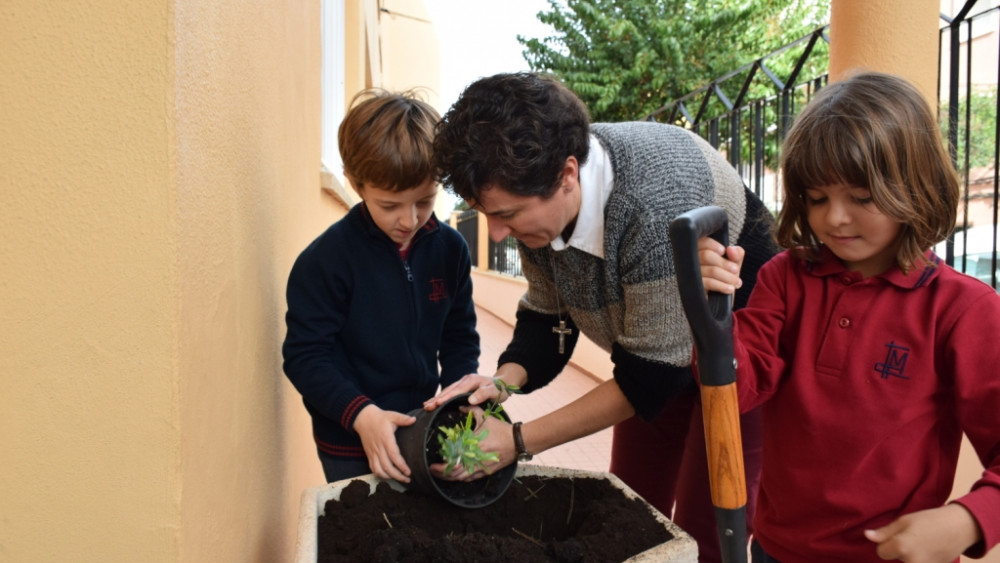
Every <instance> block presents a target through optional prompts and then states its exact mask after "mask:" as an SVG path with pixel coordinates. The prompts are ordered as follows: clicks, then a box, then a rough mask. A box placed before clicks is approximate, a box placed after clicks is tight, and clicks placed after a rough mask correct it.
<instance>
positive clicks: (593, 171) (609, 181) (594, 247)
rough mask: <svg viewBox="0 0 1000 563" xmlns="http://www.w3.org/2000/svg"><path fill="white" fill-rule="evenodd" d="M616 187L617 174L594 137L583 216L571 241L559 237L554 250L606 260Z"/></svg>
mask: <svg viewBox="0 0 1000 563" xmlns="http://www.w3.org/2000/svg"><path fill="white" fill-rule="evenodd" d="M612 187H614V172H613V170H612V167H611V159H610V157H609V156H608V152H607V151H606V150H604V147H603V146H601V143H600V141H598V140H597V137H595V136H594V135H591V136H590V154H589V156H588V157H587V162H585V163H584V164H583V166H581V167H580V212H579V213H578V214H577V216H576V225H575V226H574V227H573V234H572V235H571V236H570V238H569V240H568V241H564V240H563V239H562V237H556V238H555V239H554V240H553V241H552V242H551V243H549V244H550V245H551V246H552V250H555V251H561V250H566V249H567V248H569V247H571V246H572V247H573V248H576V249H579V250H582V251H584V252H586V253H587V254H591V255H593V256H596V257H598V258H604V206H605V205H606V204H607V203H608V198H609V197H610V196H611V188H612Z"/></svg>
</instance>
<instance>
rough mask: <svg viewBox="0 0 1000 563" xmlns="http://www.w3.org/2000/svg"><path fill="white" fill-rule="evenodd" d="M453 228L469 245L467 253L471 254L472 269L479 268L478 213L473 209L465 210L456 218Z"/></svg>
mask: <svg viewBox="0 0 1000 563" xmlns="http://www.w3.org/2000/svg"><path fill="white" fill-rule="evenodd" d="M455 228H456V229H457V230H458V232H459V234H461V235H462V238H464V239H465V242H466V243H467V244H468V245H469V252H470V253H471V254H472V267H474V268H478V267H479V212H478V211H476V210H475V209H466V210H465V211H463V212H461V213H460V214H459V215H458V217H457V218H456V225H455Z"/></svg>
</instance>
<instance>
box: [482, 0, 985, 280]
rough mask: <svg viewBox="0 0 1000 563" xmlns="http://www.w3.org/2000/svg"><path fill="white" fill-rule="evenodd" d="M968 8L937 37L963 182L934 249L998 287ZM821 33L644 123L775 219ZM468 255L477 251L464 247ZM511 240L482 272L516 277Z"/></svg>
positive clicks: (978, 41)
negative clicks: (666, 132) (696, 138)
mask: <svg viewBox="0 0 1000 563" xmlns="http://www.w3.org/2000/svg"><path fill="white" fill-rule="evenodd" d="M975 4H976V0H968V1H967V2H966V4H965V5H964V6H963V8H962V9H961V10H960V11H959V13H958V14H957V15H956V16H955V17H954V18H951V19H946V18H944V16H942V18H943V22H944V26H943V27H942V29H941V48H940V53H942V56H941V60H940V71H939V82H940V86H941V88H940V104H941V107H940V115H941V124H942V134H943V135H945V136H946V139H947V141H948V143H949V147H950V149H951V151H952V156H953V158H954V159H955V163H956V169H957V170H958V172H959V174H960V176H961V179H962V184H963V189H964V191H963V201H962V208H961V209H960V213H959V223H958V225H957V226H956V230H955V234H954V235H953V237H952V238H951V239H949V240H948V241H947V242H946V243H942V245H941V246H940V247H939V248H937V249H936V250H937V252H938V254H939V255H941V256H943V257H945V260H946V261H947V263H948V264H950V265H953V266H955V267H956V268H957V269H959V270H960V271H962V272H966V273H968V274H971V275H974V276H976V277H978V278H979V279H981V280H983V281H985V282H986V283H988V284H991V285H992V286H993V287H994V288H1000V285H998V278H1000V267H998V264H997V261H998V260H997V259H998V254H997V246H998V244H997V243H998V233H997V214H998V213H997V210H998V199H1000V194H998V185H1000V182H998V174H997V169H998V146H1000V129H998V128H997V115H998V114H1000V100H998V99H997V83H998V82H1000V65H998V63H997V61H998V60H1000V41H998V37H1000V8H991V9H987V10H984V11H981V12H979V13H973V8H974V6H975ZM827 31H828V26H823V27H821V28H819V29H816V30H815V31H813V32H812V33H810V34H809V35H807V36H805V37H802V38H800V39H798V40H796V41H793V42H792V43H789V44H788V45H786V46H784V47H781V48H780V49H777V50H775V51H773V52H771V53H768V54H767V55H765V56H763V57H761V58H759V59H757V60H755V61H753V62H752V63H750V64H748V65H745V66H743V67H741V68H739V69H736V70H734V71H732V72H730V73H729V74H727V75H725V76H723V77H720V78H718V79H716V80H713V81H712V82H710V83H709V84H707V85H705V86H704V87H702V88H699V89H698V90H695V91H694V92H691V93H689V94H687V95H686V96H684V97H682V98H678V99H676V100H673V101H671V102H669V103H667V104H664V105H663V106H662V107H660V108H658V109H657V110H655V111H654V112H652V113H650V114H649V115H647V116H644V117H643V118H642V119H644V120H651V121H658V122H663V123H673V124H675V125H678V126H681V127H686V128H688V129H691V130H693V131H695V132H696V133H698V134H699V135H701V136H702V137H704V138H705V139H706V140H708V141H709V142H710V143H711V144H712V146H714V147H716V148H717V149H719V151H720V152H722V153H723V154H725V155H726V156H727V158H728V159H729V162H730V163H731V164H732V165H733V166H734V167H735V168H736V169H737V171H739V173H740V175H741V176H742V177H743V179H744V181H745V182H746V184H747V185H748V186H749V187H750V189H752V190H753V191H754V193H756V194H757V195H758V196H759V197H760V198H761V199H762V200H763V201H764V203H765V204H766V205H767V206H768V207H769V208H770V209H771V210H772V211H774V212H776V211H777V210H778V209H780V207H781V203H782V202H781V190H780V189H778V186H779V183H778V182H779V175H778V166H777V162H778V161H779V159H780V150H781V142H782V140H783V139H784V136H785V132H786V131H787V130H788V128H789V127H790V126H791V123H792V121H793V119H794V116H795V115H796V114H797V113H798V110H799V109H800V108H801V107H802V106H803V105H804V104H805V103H806V102H808V101H809V100H810V99H811V98H812V95H813V94H814V93H815V92H816V91H817V90H818V89H819V88H822V87H823V86H824V85H825V84H826V83H827V81H828V77H827V68H828V61H829V58H828V56H829V37H828V35H827ZM470 246H472V248H475V246H474V245H473V244H472V243H470ZM515 249H516V244H515V241H514V240H513V239H511V238H509V237H508V239H507V240H505V241H502V242H501V243H493V242H492V241H491V243H490V264H489V267H490V269H493V270H495V271H498V272H502V273H507V274H511V275H521V270H520V261H519V259H518V256H517V252H516V250H515Z"/></svg>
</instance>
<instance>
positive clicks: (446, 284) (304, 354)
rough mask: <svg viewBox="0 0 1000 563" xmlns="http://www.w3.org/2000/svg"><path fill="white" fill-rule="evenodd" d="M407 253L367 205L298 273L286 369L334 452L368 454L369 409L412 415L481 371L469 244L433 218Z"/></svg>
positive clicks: (291, 295) (318, 244) (326, 236)
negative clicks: (357, 424)
mask: <svg viewBox="0 0 1000 563" xmlns="http://www.w3.org/2000/svg"><path fill="white" fill-rule="evenodd" d="M406 256H407V258H406V260H405V261H404V260H403V258H402V257H401V256H400V253H399V247H398V245H397V244H396V243H395V242H393V241H392V239H390V238H389V237H388V236H386V234H385V233H383V232H382V231H381V230H379V228H378V227H377V226H376V225H375V223H374V222H373V221H372V219H371V217H370V216H369V214H368V211H367V209H366V208H365V205H364V203H360V204H358V205H355V206H354V207H353V208H352V209H351V210H350V211H349V212H348V213H347V215H346V216H345V217H344V218H343V219H341V220H339V221H337V222H336V223H334V224H333V225H331V226H330V228H328V229H327V230H326V232H324V233H323V234H322V235H320V236H319V237H318V238H316V240H314V241H313V242H312V243H311V244H310V245H309V246H308V247H307V248H306V249H305V250H303V251H302V254H300V255H299V257H298V258H297V259H296V261H295V264H294V266H292V271H291V274H290V275H289V277H288V290H287V300H288V313H287V314H286V316H285V322H286V325H287V334H286V336H285V342H284V345H283V346H282V354H283V356H284V370H285V374H286V375H287V376H288V379H289V380H291V382H292V384H293V385H294V386H295V388H296V389H297V390H298V391H299V393H301V394H302V398H303V402H304V403H305V406H306V409H307V410H308V411H309V414H310V415H311V416H312V421H313V435H314V437H315V439H316V445H317V447H318V448H319V449H320V450H322V451H324V452H326V453H328V454H330V455H334V456H338V457H344V458H359V457H361V458H363V457H364V450H363V448H362V447H361V439H360V437H359V436H358V435H357V433H355V432H354V430H352V427H353V424H354V419H355V418H356V417H357V415H358V413H359V412H360V411H361V409H362V408H364V407H365V406H366V405H368V404H370V403H375V404H376V405H377V406H378V407H379V408H381V409H383V410H391V411H398V412H401V413H407V412H409V411H411V410H413V409H416V408H419V407H420V406H421V405H422V403H423V401H425V400H426V399H428V398H430V397H432V396H433V395H434V394H435V393H436V391H437V387H438V384H439V383H440V384H441V385H443V386H447V385H450V384H451V383H453V382H455V381H457V380H458V379H460V378H461V377H462V376H463V375H465V374H468V373H476V371H477V369H478V367H479V334H478V333H477V332H476V311H475V307H474V305H473V303H472V280H471V279H470V276H469V270H470V267H471V259H470V257H469V248H468V245H466V243H465V240H464V239H463V238H462V236H461V235H460V234H459V233H458V231H456V230H455V229H453V228H451V227H450V226H448V225H445V224H441V223H439V222H438V220H437V218H436V217H435V216H433V215H432V216H431V218H430V220H428V221H427V224H426V225H425V226H424V227H423V228H422V229H421V230H420V231H419V232H418V233H417V234H415V235H414V237H413V241H412V242H411V245H410V249H409V251H408V252H407V255H406ZM439 362H440V376H439V373H438V365H439Z"/></svg>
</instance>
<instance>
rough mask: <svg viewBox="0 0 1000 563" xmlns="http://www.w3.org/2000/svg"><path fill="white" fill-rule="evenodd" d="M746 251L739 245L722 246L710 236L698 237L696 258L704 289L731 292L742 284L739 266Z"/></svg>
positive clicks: (734, 291) (741, 264)
mask: <svg viewBox="0 0 1000 563" xmlns="http://www.w3.org/2000/svg"><path fill="white" fill-rule="evenodd" d="M745 254H746V252H745V251H744V250H743V249H742V248H741V247H739V246H728V247H727V246H722V244H721V243H720V242H719V241H717V240H715V239H713V238H712V237H702V238H700V239H698V260H699V261H700V263H701V279H702V282H703V283H704V285H705V291H715V292H717V293H725V294H727V295H728V294H733V293H736V290H737V289H739V288H740V287H742V286H743V280H741V279H740V268H741V267H742V266H743V257H744V256H745Z"/></svg>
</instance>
